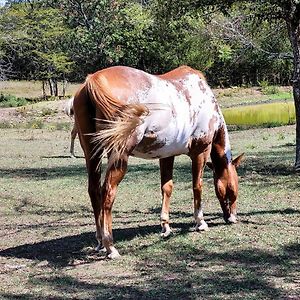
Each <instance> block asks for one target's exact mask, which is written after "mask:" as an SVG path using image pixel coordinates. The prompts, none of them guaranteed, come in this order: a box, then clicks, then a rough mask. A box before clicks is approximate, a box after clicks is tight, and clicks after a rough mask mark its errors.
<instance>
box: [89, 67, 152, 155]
mask: <svg viewBox="0 0 300 300" xmlns="http://www.w3.org/2000/svg"><path fill="white" fill-rule="evenodd" d="M85 86H86V90H87V93H88V95H89V98H90V99H91V100H92V102H94V104H95V106H96V109H99V110H100V111H101V113H102V114H103V116H104V119H102V120H96V121H98V122H99V127H100V130H98V131H97V132H96V133H95V134H94V137H93V142H94V143H95V154H97V153H104V152H103V150H105V152H107V153H110V154H111V155H110V157H111V160H113V161H116V160H118V159H120V157H121V156H122V154H123V153H124V152H125V150H126V147H127V144H128V139H129V138H130V137H131V135H132V134H133V133H134V131H135V129H136V128H137V127H138V126H139V125H141V124H142V122H143V121H142V117H143V116H145V115H147V114H148V113H149V110H148V108H147V107H146V106H145V105H143V104H140V103H129V104H125V103H124V102H121V101H120V100H118V99H116V98H115V97H114V96H112V95H111V93H110V91H109V86H108V81H107V79H106V78H105V76H104V75H102V74H99V73H95V74H93V75H90V76H88V78H87V80H86V85H85Z"/></svg>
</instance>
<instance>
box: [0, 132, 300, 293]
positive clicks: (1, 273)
mask: <svg viewBox="0 0 300 300" xmlns="http://www.w3.org/2000/svg"><path fill="white" fill-rule="evenodd" d="M294 131H295V128H294V126H286V127H280V128H267V129H252V130H246V131H236V132H232V133H231V134H230V138H231V144H232V148H233V152H234V155H235V156H236V155H238V154H239V153H241V152H245V153H246V161H245V162H244V163H243V164H242V166H241V167H240V169H239V176H240V194H239V199H238V210H239V214H238V216H239V223H238V224H237V225H235V226H228V225H225V224H224V222H223V220H222V215H221V210H220V207H219V204H218V201H217V199H216V197H215V194H214V187H213V179H212V174H211V172H210V170H206V172H205V177H204V192H203V199H204V205H205V219H206V220H207V222H208V224H209V226H210V230H209V231H208V232H205V233H197V232H195V231H194V230H193V227H194V224H193V217H192V189H191V170H190V169H191V164H190V160H189V159H188V158H187V157H185V156H181V157H178V158H176V161H175V174H174V179H175V190H174V194H173V196H172V201H171V222H172V223H171V226H172V228H173V230H174V235H173V236H172V237H170V238H169V239H167V240H162V239H161V238H160V236H159V232H160V226H159V215H160V205H161V199H160V188H159V183H160V179H159V168H158V163H157V161H145V160H139V159H134V158H132V159H130V166H129V170H128V173H127V175H126V176H125V179H124V180H123V181H122V183H121V184H120V186H119V190H118V195H117V199H116V202H115V204H114V208H113V217H114V219H113V228H114V238H115V244H116V247H117V248H118V249H119V251H120V253H121V254H122V258H121V259H120V260H116V261H108V260H106V259H104V255H103V254H96V253H94V252H93V251H92V248H93V247H94V246H95V245H96V241H95V238H94V222H93V215H92V209H91V205H90V201H89V199H88V194H87V176H86V171H85V163H84V159H83V157H82V152H81V150H80V148H79V144H78V141H76V143H77V144H76V152H77V154H78V155H79V156H80V158H77V159H76V160H75V159H71V158H69V157H68V156H69V153H68V148H69V132H66V131H57V130H52V131H50V130H46V129H35V130H32V129H1V133H2V134H1V135H0V143H1V145H2V146H1V147H0V157H1V160H0V203H1V212H0V228H1V232H0V235H1V238H0V280H1V285H0V298H1V299H47V298H48V299H298V298H299V297H300V292H299V276H300V273H299V250H300V248H299V226H300V222H299V220H300V210H299V200H300V194H299V187H300V186H299V175H298V174H296V173H294V172H293V168H292V165H293V161H294V152H295V147H294V145H295V140H294Z"/></svg>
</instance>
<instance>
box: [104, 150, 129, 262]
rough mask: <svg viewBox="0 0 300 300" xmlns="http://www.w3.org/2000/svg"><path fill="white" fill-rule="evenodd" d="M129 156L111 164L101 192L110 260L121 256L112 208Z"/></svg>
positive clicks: (106, 244)
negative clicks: (115, 244)
mask: <svg viewBox="0 0 300 300" xmlns="http://www.w3.org/2000/svg"><path fill="white" fill-rule="evenodd" d="M127 164H128V156H127V155H125V154H124V155H123V156H122V158H121V159H119V160H118V161H117V162H115V163H110V162H109V167H108V170H107V172H106V177H105V181H104V183H103V186H102V190H101V196H102V197H101V198H102V202H101V216H100V220H101V235H102V244H103V246H104V247H105V248H106V250H107V256H108V258H112V259H113V258H117V257H119V256H120V254H119V252H118V250H117V249H116V248H115V247H114V245H113V235H112V206H113V203H114V200H115V197H116V193H117V187H118V184H119V183H120V182H121V180H122V179H123V177H124V176H125V173H126V171H127Z"/></svg>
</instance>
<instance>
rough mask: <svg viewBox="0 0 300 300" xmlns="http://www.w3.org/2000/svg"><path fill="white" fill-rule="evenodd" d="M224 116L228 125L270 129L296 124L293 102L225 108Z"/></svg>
mask: <svg viewBox="0 0 300 300" xmlns="http://www.w3.org/2000/svg"><path fill="white" fill-rule="evenodd" d="M223 114H224V117H225V120H226V123H227V124H228V125H238V126H239V125H248V126H256V127H268V126H282V125H289V124H294V123H295V106H294V103H293V102H275V103H268V104H258V105H248V106H238V107H232V108H225V109H223Z"/></svg>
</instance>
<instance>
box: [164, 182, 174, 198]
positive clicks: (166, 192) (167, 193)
mask: <svg viewBox="0 0 300 300" xmlns="http://www.w3.org/2000/svg"><path fill="white" fill-rule="evenodd" d="M173 187H174V184H173V181H172V180H170V181H168V182H167V183H165V184H164V185H163V186H162V188H161V190H162V193H163V195H165V196H166V197H168V198H170V197H171V195H172V191H173Z"/></svg>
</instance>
